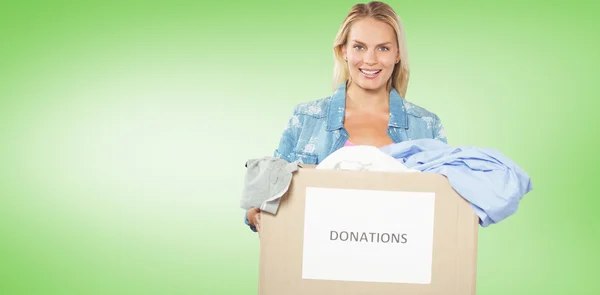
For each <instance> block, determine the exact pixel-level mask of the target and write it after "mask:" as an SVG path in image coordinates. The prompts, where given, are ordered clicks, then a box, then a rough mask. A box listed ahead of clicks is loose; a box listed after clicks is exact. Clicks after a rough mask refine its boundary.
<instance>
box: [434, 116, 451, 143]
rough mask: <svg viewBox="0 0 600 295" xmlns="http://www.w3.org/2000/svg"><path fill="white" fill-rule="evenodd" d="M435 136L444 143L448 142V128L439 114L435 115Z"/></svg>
mask: <svg viewBox="0 0 600 295" xmlns="http://www.w3.org/2000/svg"><path fill="white" fill-rule="evenodd" d="M433 138H434V139H437V140H441V141H442V142H444V143H448V138H447V137H446V130H445V129H444V125H442V121H441V120H440V118H439V117H438V116H437V115H436V116H434V121H433Z"/></svg>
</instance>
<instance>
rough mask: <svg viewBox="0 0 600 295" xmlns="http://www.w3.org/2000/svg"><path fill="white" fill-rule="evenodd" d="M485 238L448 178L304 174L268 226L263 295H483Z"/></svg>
mask: <svg viewBox="0 0 600 295" xmlns="http://www.w3.org/2000/svg"><path fill="white" fill-rule="evenodd" d="M478 228H479V225H478V218H477V216H476V215H475V213H474V211H473V210H472V208H471V206H470V204H469V203H468V202H467V201H465V200H464V199H463V198H462V197H460V196H459V195H458V194H457V193H456V192H455V191H454V190H453V189H452V187H451V186H450V184H449V182H448V180H447V179H446V178H445V177H444V176H443V175H439V174H430V173H419V172H417V173H392V172H375V171H343V170H322V169H314V167H303V168H300V169H299V170H298V171H297V172H295V174H294V176H293V178H292V183H291V185H290V188H289V190H288V192H287V193H286V194H285V195H284V196H283V197H282V199H281V202H280V206H279V209H278V212H277V214H276V215H272V214H267V213H263V214H262V216H261V229H262V231H261V233H260V262H259V263H260V267H259V283H258V286H259V290H258V294H259V295H309V294H310V295H321V294H323V295H325V294H327V295H335V294H344V295H359V294H360V295H365V294H377V295H387V294H390V295H391V294H411V295H421V294H444V295H473V294H475V285H476V282H475V278H476V265H477V234H478Z"/></svg>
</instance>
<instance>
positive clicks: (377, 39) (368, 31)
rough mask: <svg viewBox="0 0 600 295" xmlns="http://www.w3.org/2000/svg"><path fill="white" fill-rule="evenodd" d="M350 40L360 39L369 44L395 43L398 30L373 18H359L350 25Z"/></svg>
mask: <svg viewBox="0 0 600 295" xmlns="http://www.w3.org/2000/svg"><path fill="white" fill-rule="evenodd" d="M348 40H349V41H354V40H355V41H360V42H363V43H367V44H381V43H385V42H392V43H395V42H394V41H396V32H395V31H394V29H393V28H392V27H391V26H390V25H388V24H387V23H385V22H383V21H380V20H376V19H373V18H365V19H361V20H358V21H356V22H354V23H353V24H352V26H351V27H350V32H349V35H348Z"/></svg>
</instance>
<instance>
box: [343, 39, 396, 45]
mask: <svg viewBox="0 0 600 295" xmlns="http://www.w3.org/2000/svg"><path fill="white" fill-rule="evenodd" d="M351 41H352V42H355V43H358V44H361V45H365V43H363V42H361V41H358V40H356V39H352V40H351ZM383 45H392V42H385V43H381V44H377V46H383Z"/></svg>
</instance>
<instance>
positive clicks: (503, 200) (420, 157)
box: [380, 139, 533, 227]
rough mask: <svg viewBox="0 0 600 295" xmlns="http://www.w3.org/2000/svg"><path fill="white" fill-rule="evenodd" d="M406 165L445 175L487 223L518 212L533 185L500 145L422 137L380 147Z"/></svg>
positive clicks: (482, 222)
mask: <svg viewBox="0 0 600 295" xmlns="http://www.w3.org/2000/svg"><path fill="white" fill-rule="evenodd" d="M380 150H381V151H383V152H385V153H387V154H389V155H391V156H392V157H394V158H395V159H397V160H399V161H401V163H403V164H404V165H405V166H406V167H408V168H412V169H416V170H419V171H421V172H430V173H438V174H442V175H445V176H446V178H448V181H449V182H450V185H451V186H452V188H453V189H454V190H455V191H456V192H457V193H458V194H459V195H460V196H461V197H463V198H464V199H465V200H467V201H468V202H469V203H471V207H472V208H473V210H474V211H475V213H476V214H477V215H478V216H479V224H480V225H481V226H482V227H487V226H489V225H491V224H494V223H498V222H500V221H502V220H504V219H506V218H507V217H509V216H510V215H512V214H514V213H515V212H517V209H518V206H519V203H520V201H521V199H522V198H523V197H524V196H525V194H527V193H528V192H530V191H531V190H532V189H533V187H532V184H531V179H530V178H529V175H527V173H525V171H523V169H521V168H520V167H519V166H518V165H517V164H515V163H514V162H513V161H512V160H511V159H509V158H508V157H506V156H505V155H503V154H502V153H500V152H499V151H498V150H496V149H491V148H477V147H473V146H462V147H451V146H449V145H448V144H446V143H444V142H441V141H439V140H432V139H419V140H413V141H410V142H402V143H397V144H393V145H388V146H384V147H382V148H380Z"/></svg>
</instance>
